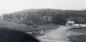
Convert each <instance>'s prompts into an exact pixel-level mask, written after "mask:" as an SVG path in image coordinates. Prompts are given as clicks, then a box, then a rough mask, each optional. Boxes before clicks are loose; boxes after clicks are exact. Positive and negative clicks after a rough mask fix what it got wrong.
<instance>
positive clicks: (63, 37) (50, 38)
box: [37, 26, 71, 42]
mask: <svg viewBox="0 0 86 42" xmlns="http://www.w3.org/2000/svg"><path fill="white" fill-rule="evenodd" d="M69 28H71V27H67V26H60V27H59V28H57V29H54V30H52V31H50V32H48V33H46V34H45V35H44V36H40V37H37V38H38V39H39V40H40V41H41V42H69V41H68V39H67V36H68V33H67V30H68V29H69Z"/></svg>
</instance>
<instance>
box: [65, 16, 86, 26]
mask: <svg viewBox="0 0 86 42" xmlns="http://www.w3.org/2000/svg"><path fill="white" fill-rule="evenodd" d="M85 22H86V21H85V18H83V17H72V18H68V19H67V23H66V26H72V27H86V23H85Z"/></svg>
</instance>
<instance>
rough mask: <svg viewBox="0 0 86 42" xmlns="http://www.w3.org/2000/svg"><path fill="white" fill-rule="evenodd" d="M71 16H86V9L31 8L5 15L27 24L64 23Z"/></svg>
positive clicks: (5, 18) (6, 17)
mask: <svg viewBox="0 0 86 42" xmlns="http://www.w3.org/2000/svg"><path fill="white" fill-rule="evenodd" d="M70 17H84V18H86V10H58V9H29V10H24V11H21V12H15V13H10V14H4V15H3V19H4V20H6V21H9V22H15V23H20V24H27V25H35V24H36V25H41V24H50V23H51V24H59V25H64V24H65V23H66V21H67V19H68V18H70Z"/></svg>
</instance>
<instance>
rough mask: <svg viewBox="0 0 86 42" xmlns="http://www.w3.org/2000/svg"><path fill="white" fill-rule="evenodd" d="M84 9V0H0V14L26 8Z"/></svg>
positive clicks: (85, 1)
mask: <svg viewBox="0 0 86 42" xmlns="http://www.w3.org/2000/svg"><path fill="white" fill-rule="evenodd" d="M45 8H51V9H63V10H83V9H86V0H0V15H2V14H6V13H12V12H18V11H22V10H26V9H45Z"/></svg>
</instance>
